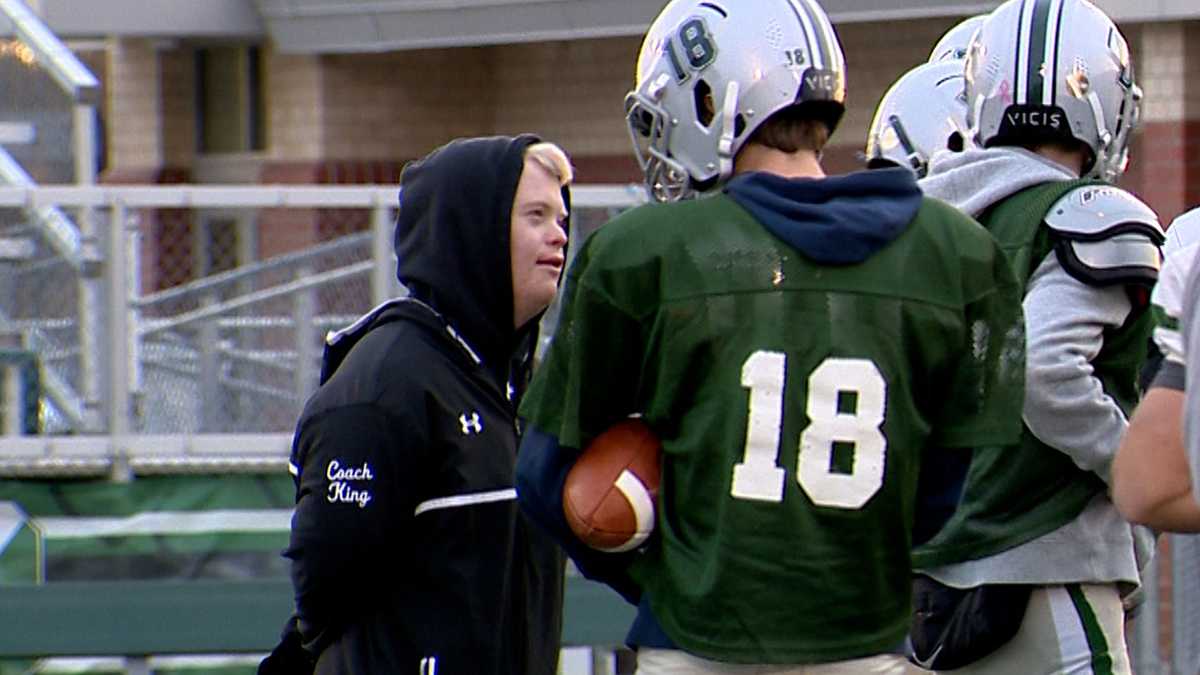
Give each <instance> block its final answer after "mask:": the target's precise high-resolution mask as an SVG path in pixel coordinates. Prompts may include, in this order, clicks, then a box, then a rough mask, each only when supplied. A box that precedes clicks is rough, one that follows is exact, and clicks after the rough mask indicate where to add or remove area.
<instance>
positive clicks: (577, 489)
mask: <svg viewBox="0 0 1200 675" xmlns="http://www.w3.org/2000/svg"><path fill="white" fill-rule="evenodd" d="M661 450H662V445H661V443H660V442H659V440H658V437H657V436H655V435H654V432H653V431H651V430H650V427H648V426H646V423H645V422H643V421H641V420H640V419H636V418H629V419H626V420H622V421H620V422H618V423H616V424H614V425H613V426H611V427H609V428H608V429H607V430H606V431H604V432H603V433H601V434H600V435H599V436H597V437H596V438H595V440H593V441H592V442H591V443H589V444H588V446H587V447H586V448H584V450H583V454H581V455H580V456H579V460H578V461H577V462H575V465H574V466H573V467H571V470H570V471H569V472H568V473H567V480H566V483H565V484H564V485H563V512H564V514H565V515H566V517H567V523H568V524H569V525H570V526H571V531H572V532H574V533H575V536H577V537H579V539H580V540H581V541H583V543H585V544H587V545H588V546H591V547H592V548H594V549H597V550H600V551H606V552H609V553H619V552H621V551H629V550H632V549H635V548H637V547H638V546H640V545H641V544H642V543H643V542H644V541H646V538H647V537H649V536H650V533H651V532H653V531H654V500H655V498H656V497H657V495H658V481H659V472H660V462H661Z"/></svg>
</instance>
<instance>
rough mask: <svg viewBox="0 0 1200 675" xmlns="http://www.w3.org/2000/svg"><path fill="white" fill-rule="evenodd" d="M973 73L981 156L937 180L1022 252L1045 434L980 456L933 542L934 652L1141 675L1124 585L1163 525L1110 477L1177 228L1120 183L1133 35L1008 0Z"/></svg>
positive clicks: (1057, 6)
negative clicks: (1145, 515) (1118, 498)
mask: <svg viewBox="0 0 1200 675" xmlns="http://www.w3.org/2000/svg"><path fill="white" fill-rule="evenodd" d="M1067 26H1070V30H1067V29H1065V27H1067ZM1060 27H1062V29H1061V30H1060ZM966 82H967V85H966V94H967V110H968V112H967V123H968V125H969V127H970V130H971V133H972V135H973V136H974V141H975V143H976V145H978V146H980V148H981V149H978V150H969V151H967V152H964V153H959V154H953V155H951V154H943V155H939V156H938V157H937V158H936V159H935V160H934V161H933V162H932V164H931V166H930V172H929V176H927V177H926V178H925V179H923V180H922V182H921V187H922V188H923V189H924V191H925V193H926V194H927V195H930V196H933V197H938V198H941V199H944V200H946V201H948V202H950V203H951V204H953V205H955V206H958V207H959V208H961V209H962V210H963V211H964V212H966V213H967V214H968V215H972V216H975V217H978V218H979V219H980V222H982V223H983V224H984V226H985V227H987V228H988V230H990V231H991V232H992V234H994V235H995V236H996V237H997V239H998V240H999V241H1000V244H1001V246H1003V247H1004V248H1005V249H1006V251H1007V252H1008V255H1009V260H1010V262H1011V264H1012V266H1013V270H1014V272H1015V273H1016V276H1017V278H1018V280H1019V282H1020V284H1021V288H1022V293H1023V303H1022V304H1023V307H1024V310H1025V320H1026V332H1027V342H1026V345H1027V358H1028V362H1027V363H1028V370H1027V371H1026V386H1025V402H1024V414H1023V416H1024V422H1025V430H1024V434H1023V437H1022V440H1021V442H1020V444H1019V445H1017V446H1015V447H1011V448H1000V447H996V448H987V449H977V450H976V451H975V453H974V454H973V456H972V462H971V467H970V472H969V474H968V479H967V484H966V485H965V487H964V488H963V496H962V501H961V503H960V505H959V508H958V509H957V510H956V511H955V513H954V515H953V517H952V518H951V520H950V522H949V523H948V524H947V525H946V527H945V528H943V529H942V530H941V531H940V532H939V533H938V534H937V535H936V536H935V537H934V538H933V539H932V540H931V541H929V542H928V543H927V544H926V545H924V546H922V547H921V548H919V549H918V550H917V551H915V553H914V561H915V562H916V564H917V565H918V566H920V567H922V568H924V570H923V571H924V574H925V576H921V577H918V584H917V590H916V595H917V605H918V607H917V614H915V615H914V626H913V643H914V647H915V648H916V657H917V659H918V660H919V661H920V662H921V663H923V664H925V665H927V666H932V667H933V668H934V669H935V670H947V669H952V668H958V667H961V668H962V669H961V670H955V671H954V672H956V673H960V672H961V673H971V674H976V673H979V674H983V673H987V674H993V673H1013V674H1017V673H1022V674H1024V673H1058V672H1073V673H1074V672H1079V673H1085V672H1097V673H1099V672H1105V673H1108V672H1111V673H1128V672H1129V669H1130V666H1129V659H1128V655H1127V654H1126V647H1125V634H1124V629H1123V623H1124V621H1123V619H1124V611H1123V603H1122V596H1123V595H1124V594H1125V593H1127V592H1129V591H1130V590H1132V589H1134V588H1135V587H1136V586H1137V585H1138V583H1139V571H1140V568H1141V567H1142V566H1143V565H1144V564H1145V562H1146V560H1147V558H1148V556H1149V554H1150V552H1151V550H1152V537H1150V535H1149V533H1148V532H1145V531H1140V532H1137V533H1135V531H1134V529H1133V528H1132V527H1131V526H1130V525H1129V524H1128V523H1127V522H1125V520H1124V519H1123V518H1122V517H1121V515H1120V514H1119V513H1118V512H1117V510H1116V508H1115V507H1114V506H1113V503H1112V501H1111V500H1110V499H1109V496H1108V486H1109V477H1110V468H1111V464H1112V460H1113V455H1114V453H1115V452H1116V449H1117V445H1118V444H1119V442H1120V440H1121V436H1122V434H1123V433H1124V431H1125V428H1126V419H1127V416H1128V414H1129V413H1130V412H1132V410H1133V407H1134V405H1135V403H1136V400H1137V396H1138V389H1137V386H1136V379H1137V373H1138V369H1139V367H1140V365H1141V362H1142V360H1143V358H1144V356H1145V351H1146V350H1145V345H1146V340H1147V338H1148V337H1149V335H1150V330H1151V326H1152V314H1151V313H1150V312H1148V311H1147V309H1148V308H1149V302H1148V299H1149V294H1150V288H1151V287H1152V285H1153V284H1154V282H1155V280H1156V278H1157V276H1158V268H1159V250H1158V246H1159V245H1160V244H1161V242H1162V239H1163V237H1162V230H1161V228H1160V226H1159V224H1158V219H1157V217H1156V216H1155V214H1154V212H1153V211H1151V210H1150V208H1149V207H1148V206H1146V205H1145V204H1143V203H1142V202H1141V201H1139V200H1138V199H1137V198H1136V197H1134V196H1133V195H1131V194H1129V193H1128V192H1126V191H1124V190H1122V189H1120V188H1116V187H1113V186H1112V185H1110V184H1109V183H1108V181H1112V180H1113V179H1115V178H1116V177H1117V176H1119V175H1120V174H1121V173H1122V172H1123V171H1124V169H1125V165H1126V160H1127V156H1128V142H1129V138H1130V136H1131V135H1132V132H1133V129H1134V126H1135V125H1136V123H1137V120H1138V110H1139V104H1140V98H1141V92H1140V90H1139V89H1138V87H1137V86H1136V85H1135V84H1134V81H1133V69H1132V66H1131V65H1130V59H1129V50H1128V47H1127V45H1126V42H1125V39H1124V37H1123V36H1122V35H1121V33H1120V31H1119V30H1118V29H1117V27H1116V26H1115V25H1114V24H1113V22H1112V21H1111V20H1110V19H1109V17H1107V16H1106V15H1105V14H1104V13H1103V12H1102V11H1101V10H1099V9H1098V8H1097V7H1095V6H1094V5H1093V4H1091V3H1090V2H1087V0H1009V1H1008V2H1005V3H1004V4H1002V5H1000V6H999V7H998V8H996V10H994V11H993V12H992V14H991V15H990V16H989V17H988V18H987V20H986V21H985V22H984V23H983V25H982V27H981V28H980V29H979V33H978V34H977V36H976V38H975V39H974V40H973V41H972V43H971V46H970V47H969V49H968V53H967V65H966ZM966 619H969V621H968V620H966ZM946 621H949V623H950V627H949V628H946V626H945V622H946Z"/></svg>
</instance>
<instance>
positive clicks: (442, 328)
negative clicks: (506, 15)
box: [285, 136, 563, 675]
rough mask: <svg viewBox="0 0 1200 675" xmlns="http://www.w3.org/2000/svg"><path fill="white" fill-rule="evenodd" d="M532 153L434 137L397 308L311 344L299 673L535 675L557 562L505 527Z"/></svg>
mask: <svg viewBox="0 0 1200 675" xmlns="http://www.w3.org/2000/svg"><path fill="white" fill-rule="evenodd" d="M536 140H537V139H536V138H534V137H532V136H520V137H516V138H507V137H495V138H485V139H470V140H459V141H454V142H452V143H450V144H448V145H446V146H443V147H442V148H440V149H438V150H436V151H435V152H433V153H432V154H430V155H429V156H428V157H426V158H425V159H423V160H421V161H419V162H415V163H413V164H410V165H409V166H408V167H406V168H405V171H404V174H403V176H402V178H401V199H400V203H401V207H400V215H399V218H398V221H397V226H396V238H395V247H396V254H397V258H398V260H399V263H398V270H397V275H398V277H399V279H400V281H401V282H403V283H404V284H405V286H406V287H407V288H408V289H409V290H410V293H411V295H410V297H408V298H405V299H400V300H393V301H391V302H388V303H385V304H384V305H382V306H380V307H377V308H376V309H375V310H373V311H372V312H370V313H369V314H367V315H366V316H364V317H363V318H362V319H360V320H359V321H358V322H356V323H355V324H354V325H352V326H350V327H349V328H347V329H345V330H343V331H341V332H339V333H337V334H334V335H332V336H331V337H330V339H329V340H328V341H327V344H326V348H325V362H324V364H323V368H322V373H321V381H322V384H321V387H320V388H319V389H318V390H317V392H316V393H315V394H314V395H313V396H312V398H311V399H310V400H309V401H308V402H307V404H306V405H305V409H304V412H303V414H302V415H301V418H300V421H299V423H298V425H297V431H296V436H295V441H294V444H293V448H292V466H291V470H292V471H293V473H294V475H295V478H296V485H297V498H296V511H295V515H294V516H293V519H292V534H291V541H290V545H289V547H288V549H287V551H286V552H285V555H286V556H287V557H288V558H290V559H291V560H292V584H293V588H294V590H295V600H296V609H297V625H298V627H299V632H300V635H301V637H302V639H303V643H304V646H305V648H306V649H307V650H308V651H310V652H311V653H314V654H316V655H317V666H316V672H317V673H355V674H375V673H379V674H384V673H389V674H390V673H399V674H405V673H412V674H413V675H418V674H421V675H426V674H429V675H457V674H459V673H464V674H465V673H470V674H471V675H489V674H495V675H552V674H553V673H554V672H555V671H556V664H557V660H558V650H559V634H560V628H561V607H562V573H563V558H562V556H561V554H560V552H559V550H558V549H557V547H556V546H555V545H554V544H553V543H552V542H551V541H550V540H549V539H548V538H547V537H545V536H544V535H543V534H542V533H541V532H540V530H538V529H537V528H535V527H532V526H531V525H530V523H528V522H527V521H526V520H525V518H524V516H523V515H521V513H520V511H519V510H518V508H517V504H516V501H515V492H514V490H513V473H514V465H515V462H516V452H517V435H518V433H517V427H516V422H515V415H516V403H517V401H516V398H517V396H518V394H519V392H520V391H522V390H523V389H524V383H525V382H526V381H527V379H528V368H529V363H530V358H529V356H530V352H531V346H532V344H533V342H534V340H535V339H536V334H535V333H536V330H535V327H536V325H537V321H536V320H533V321H530V322H529V324H527V325H526V326H524V327H522V329H521V330H515V329H514V328H513V325H512V316H513V299H512V274H511V262H510V253H509V251H510V244H509V232H510V230H509V222H510V213H511V210H512V204H513V199H514V195H515V193H516V188H517V183H518V181H519V179H520V174H521V169H522V167H523V152H524V150H525V148H526V147H527V146H529V145H530V144H531V143H533V142H535V141H536Z"/></svg>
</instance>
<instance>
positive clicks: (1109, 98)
mask: <svg viewBox="0 0 1200 675" xmlns="http://www.w3.org/2000/svg"><path fill="white" fill-rule="evenodd" d="M1067 27H1069V30H1068V28H1067ZM965 75H966V92H967V103H968V113H967V124H968V126H969V127H970V129H971V132H972V134H974V136H975V142H976V143H978V144H979V145H982V146H985V147H986V146H993V145H1026V146H1028V145H1036V144H1041V143H1060V144H1066V145H1071V144H1074V143H1079V144H1082V145H1083V146H1085V147H1086V148H1087V149H1088V150H1089V151H1090V152H1091V157H1092V161H1091V163H1090V165H1089V166H1087V167H1085V171H1084V173H1085V175H1086V176H1088V177H1095V178H1100V179H1103V180H1108V181H1111V180H1115V179H1116V178H1117V177H1119V176H1120V175H1121V173H1123V172H1124V170H1125V166H1126V165H1127V163H1128V148H1129V140H1130V137H1131V134H1132V133H1133V130H1134V128H1136V126H1137V123H1138V118H1139V114H1140V105H1141V90H1140V89H1139V88H1138V87H1137V85H1136V84H1134V81H1133V70H1132V67H1131V65H1130V60H1129V47H1128V45H1127V43H1126V42H1125V38H1124V37H1122V35H1121V33H1120V31H1118V30H1117V27H1116V25H1115V24H1113V22H1112V20H1111V19H1109V18H1108V17H1107V16H1106V15H1105V14H1104V13H1103V12H1101V11H1100V10H1099V9H1098V8H1096V7H1095V5H1093V4H1091V2H1088V0H1008V2H1006V3H1004V4H1003V5H1001V6H1000V7H998V8H997V9H996V10H995V11H994V12H992V14H991V15H990V16H989V17H988V19H987V21H986V22H984V24H983V26H982V27H981V28H980V30H979V33H978V34H977V36H976V38H975V39H974V40H973V41H972V43H971V46H970V47H969V49H968V53H967V61H966V72H965Z"/></svg>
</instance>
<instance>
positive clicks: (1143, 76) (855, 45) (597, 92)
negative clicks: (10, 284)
mask: <svg viewBox="0 0 1200 675" xmlns="http://www.w3.org/2000/svg"><path fill="white" fill-rule="evenodd" d="M958 21H959V19H958V18H940V19H939V18H932V19H925V20H919V21H899V22H889V23H886V24H863V23H858V24H842V25H839V26H838V27H837V30H838V33H839V35H840V37H841V40H842V44H843V46H844V47H845V51H846V55H847V65H848V68H849V83H848V84H849V87H848V97H849V98H848V104H849V105H848V110H847V113H846V116H845V118H844V120H843V123H842V126H841V128H840V129H839V131H838V133H837V135H836V136H835V137H834V139H833V143H832V145H831V152H830V153H829V157H830V164H831V165H832V168H834V169H835V170H839V171H840V170H846V169H848V168H853V166H854V159H853V156H854V153H855V152H857V151H859V150H861V149H862V147H863V145H864V143H865V137H866V131H867V127H868V125H869V124H870V121H871V117H872V115H873V113H874V108H875V105H876V104H877V103H878V101H879V99H880V97H881V96H882V95H883V93H884V91H885V90H886V89H887V87H888V86H890V85H891V83H892V82H894V81H895V80H896V78H898V77H899V76H900V75H901V74H903V73H904V72H905V71H907V70H908V69H909V68H912V67H913V66H916V65H918V64H920V63H922V62H924V61H925V59H926V57H927V55H928V52H929V50H930V48H931V47H932V45H933V44H934V43H935V42H936V41H937V39H938V38H939V37H940V36H941V35H942V34H943V33H944V32H945V31H946V30H947V29H949V28H950V27H951V26H953V25H954V24H955V23H957V22H958ZM1122 28H1123V29H1124V30H1125V31H1126V34H1127V35H1128V37H1129V39H1130V43H1131V46H1132V48H1133V51H1134V58H1135V66H1136V67H1137V69H1138V79H1139V81H1140V82H1141V84H1142V86H1143V88H1144V89H1145V90H1146V116H1145V117H1146V120H1147V121H1148V122H1154V121H1166V120H1179V119H1185V118H1191V119H1198V118H1200V86H1190V85H1188V84H1187V83H1188V82H1190V81H1196V80H1197V77H1196V71H1197V69H1200V65H1197V64H1200V22H1195V21H1193V22H1188V23H1174V24H1146V25H1133V26H1123V27H1122ZM639 42H640V40H639V38H636V37H626V38H607V39H595V40H580V41H571V42H550V43H532V44H516V45H499V46H489V47H474V48H461V49H436V50H416V51H405V52H392V53H383V54H344V55H326V56H303V55H285V54H278V53H275V52H274V51H273V50H272V49H270V47H269V46H268V47H266V48H264V50H263V54H264V62H265V68H264V80H265V102H266V116H267V138H268V142H267V149H266V153H265V154H266V157H267V159H268V160H270V161H271V162H275V163H279V164H289V163H290V164H297V165H303V164H309V165H313V166H315V165H317V164H319V163H321V162H401V161H404V160H407V159H410V158H413V157H417V156H420V155H422V154H424V153H426V152H428V151H429V150H430V149H432V148H433V147H435V146H437V145H439V144H441V143H444V142H446V141H447V140H449V139H451V138H454V137H457V136H463V135H482V134H494V133H517V132H521V131H533V132H536V133H539V134H541V135H543V136H544V137H546V138H548V139H551V140H554V141H557V142H559V143H561V144H562V145H563V146H564V147H565V148H566V149H567V150H568V151H569V152H570V153H571V154H572V155H574V156H576V157H591V158H601V159H603V158H609V159H611V160H612V161H614V162H630V161H631V160H630V151H629V141H628V138H627V136H626V132H625V127H624V120H623V107H622V101H623V98H624V95H625V93H626V91H627V90H628V89H629V88H630V86H631V85H632V83H633V69H634V63H635V61H636V56H637V48H638V44H639ZM190 54H191V52H190V51H189V50H188V49H187V48H186V47H180V48H176V49H173V50H170V51H168V52H164V53H162V54H161V55H159V54H157V53H156V52H155V49H154V46H153V45H152V44H151V43H150V42H148V41H145V40H123V41H120V42H113V43H112V45H111V48H110V50H109V55H108V63H107V64H106V69H105V70H106V71H107V77H106V84H107V86H108V88H109V91H110V94H111V95H110V96H109V103H108V115H107V119H108V120H109V122H110V124H109V132H110V138H109V147H110V152H111V154H110V158H111V159H112V161H114V162H115V163H117V164H120V165H126V166H133V167H143V166H146V165H152V166H161V165H163V164H167V165H172V166H173V165H177V164H187V163H188V162H190V161H191V158H192V157H193V156H194V148H195V134H196V130H195V121H194V113H193V112H192V109H194V105H195V104H194V82H193V79H194V68H193V66H192V65H191V64H192V61H191V56H190ZM1185 63H1187V64H1190V65H1188V66H1187V68H1188V69H1190V70H1188V71H1187V73H1185V72H1184V71H1185V65H1184V64H1185ZM158 97H161V99H162V102H161V108H160V109H161V111H162V113H163V115H162V116H161V117H160V116H159V115H158V113H157V110H156V107H155V103H154V101H155V100H156V98H158Z"/></svg>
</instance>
